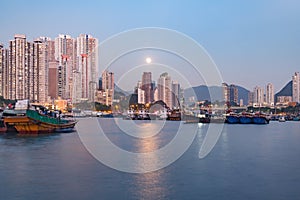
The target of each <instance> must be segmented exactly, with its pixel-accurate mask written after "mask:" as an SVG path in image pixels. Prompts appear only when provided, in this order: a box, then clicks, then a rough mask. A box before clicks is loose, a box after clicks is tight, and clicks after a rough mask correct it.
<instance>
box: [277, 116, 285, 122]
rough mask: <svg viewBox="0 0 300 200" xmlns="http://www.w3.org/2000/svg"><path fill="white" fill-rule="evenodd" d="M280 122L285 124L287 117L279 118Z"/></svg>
mask: <svg viewBox="0 0 300 200" xmlns="http://www.w3.org/2000/svg"><path fill="white" fill-rule="evenodd" d="M278 121H279V122H285V121H286V120H285V117H284V116H281V117H279V119H278Z"/></svg>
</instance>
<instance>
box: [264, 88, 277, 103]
mask: <svg viewBox="0 0 300 200" xmlns="http://www.w3.org/2000/svg"><path fill="white" fill-rule="evenodd" d="M274 97H275V94H274V86H273V84H272V83H268V84H267V87H266V104H267V106H274Z"/></svg>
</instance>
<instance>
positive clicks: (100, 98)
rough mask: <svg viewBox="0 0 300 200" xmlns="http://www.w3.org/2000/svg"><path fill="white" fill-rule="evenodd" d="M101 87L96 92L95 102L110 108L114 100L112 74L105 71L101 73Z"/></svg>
mask: <svg viewBox="0 0 300 200" xmlns="http://www.w3.org/2000/svg"><path fill="white" fill-rule="evenodd" d="M99 85H100V84H99ZM101 85H102V87H101V88H99V90H98V91H97V92H96V101H97V102H99V103H101V104H105V105H107V106H111V105H112V103H113V99H114V86H115V81H114V73H112V72H109V71H107V70H105V71H103V72H102V78H101Z"/></svg>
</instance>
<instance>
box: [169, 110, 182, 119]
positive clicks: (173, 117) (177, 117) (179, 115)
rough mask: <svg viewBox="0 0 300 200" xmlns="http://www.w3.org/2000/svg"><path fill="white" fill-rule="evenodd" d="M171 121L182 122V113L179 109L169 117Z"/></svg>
mask: <svg viewBox="0 0 300 200" xmlns="http://www.w3.org/2000/svg"><path fill="white" fill-rule="evenodd" d="M167 120H170V121H181V111H180V110H179V109H175V110H172V111H171V112H170V113H169V114H168V117H167Z"/></svg>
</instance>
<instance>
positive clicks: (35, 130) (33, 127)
mask: <svg viewBox="0 0 300 200" xmlns="http://www.w3.org/2000/svg"><path fill="white" fill-rule="evenodd" d="M3 121H4V123H5V125H6V127H7V132H17V133H18V134H21V135H37V134H43V133H44V134H45V133H54V132H66V131H71V130H72V129H73V128H74V127H75V124H76V121H67V123H63V124H59V123H58V124H51V123H47V122H43V121H38V120H36V119H33V118H30V117H28V116H11V117H5V118H4V119H3Z"/></svg>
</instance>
